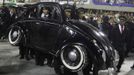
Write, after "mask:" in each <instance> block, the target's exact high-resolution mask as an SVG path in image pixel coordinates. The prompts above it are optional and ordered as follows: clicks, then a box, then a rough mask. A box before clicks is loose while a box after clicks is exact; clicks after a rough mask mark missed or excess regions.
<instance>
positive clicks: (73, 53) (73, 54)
mask: <svg viewBox="0 0 134 75" xmlns="http://www.w3.org/2000/svg"><path fill="white" fill-rule="evenodd" d="M68 57H69V59H70V60H71V61H76V59H77V54H76V51H71V52H70V53H69V55H68Z"/></svg>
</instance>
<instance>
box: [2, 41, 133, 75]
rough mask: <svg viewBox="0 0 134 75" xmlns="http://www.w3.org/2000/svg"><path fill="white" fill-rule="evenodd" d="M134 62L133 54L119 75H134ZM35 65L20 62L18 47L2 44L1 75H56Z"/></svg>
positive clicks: (48, 68)
mask: <svg viewBox="0 0 134 75" xmlns="http://www.w3.org/2000/svg"><path fill="white" fill-rule="evenodd" d="M133 61H134V57H133V55H132V54H131V55H130V57H128V58H127V59H126V60H125V62H124V64H123V66H122V68H121V72H120V73H118V75H134V70H131V69H130V66H132V64H133ZM34 63H35V62H34V60H30V61H26V60H20V59H19V55H18V48H17V47H13V46H11V45H10V44H9V43H8V42H0V75H56V74H55V72H54V70H53V68H50V67H48V66H47V65H44V66H36V65H35V64H34ZM103 75H105V74H103Z"/></svg>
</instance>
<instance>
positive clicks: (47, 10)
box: [38, 5, 61, 22]
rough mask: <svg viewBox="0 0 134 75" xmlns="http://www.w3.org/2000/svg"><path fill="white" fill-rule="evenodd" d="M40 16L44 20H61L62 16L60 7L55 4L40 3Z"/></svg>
mask: <svg viewBox="0 0 134 75" xmlns="http://www.w3.org/2000/svg"><path fill="white" fill-rule="evenodd" d="M38 9H39V12H38V13H39V17H40V18H41V19H43V20H53V21H57V22H60V21H61V16H60V11H59V9H58V7H55V6H54V5H39V8H38Z"/></svg>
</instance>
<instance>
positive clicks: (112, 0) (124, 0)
mask: <svg viewBox="0 0 134 75" xmlns="http://www.w3.org/2000/svg"><path fill="white" fill-rule="evenodd" d="M95 1H96V2H97V3H114V4H134V1H133V0H95Z"/></svg>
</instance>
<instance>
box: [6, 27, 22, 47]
mask: <svg viewBox="0 0 134 75" xmlns="http://www.w3.org/2000/svg"><path fill="white" fill-rule="evenodd" d="M22 32H23V30H22V29H21V28H20V27H18V26H16V27H12V28H11V30H10V31H9V34H8V39H9V43H10V44H12V45H18V44H19V43H20V41H21V38H22V36H23V33H22Z"/></svg>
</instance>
